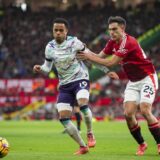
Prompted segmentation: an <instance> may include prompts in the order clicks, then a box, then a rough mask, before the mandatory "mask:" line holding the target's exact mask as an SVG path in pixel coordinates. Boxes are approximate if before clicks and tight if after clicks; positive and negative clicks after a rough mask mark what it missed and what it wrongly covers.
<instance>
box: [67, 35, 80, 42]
mask: <svg viewBox="0 0 160 160" xmlns="http://www.w3.org/2000/svg"><path fill="white" fill-rule="evenodd" d="M77 40H78V38H77V37H76V36H67V42H68V43H71V42H76V41H77Z"/></svg>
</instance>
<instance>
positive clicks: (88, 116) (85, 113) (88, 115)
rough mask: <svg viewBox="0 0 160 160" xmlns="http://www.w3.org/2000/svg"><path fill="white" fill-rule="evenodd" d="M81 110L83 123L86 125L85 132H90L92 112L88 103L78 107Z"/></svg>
mask: <svg viewBox="0 0 160 160" xmlns="http://www.w3.org/2000/svg"><path fill="white" fill-rule="evenodd" d="M80 110H81V112H82V113H83V116H84V120H85V124H86V126H87V132H88V133H92V112H91V110H90V108H89V107H88V105H84V106H81V107H80Z"/></svg>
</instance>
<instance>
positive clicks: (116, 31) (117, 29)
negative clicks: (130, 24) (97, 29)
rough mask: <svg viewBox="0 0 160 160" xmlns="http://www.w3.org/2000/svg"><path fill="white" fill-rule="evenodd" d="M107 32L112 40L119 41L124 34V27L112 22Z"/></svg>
mask: <svg viewBox="0 0 160 160" xmlns="http://www.w3.org/2000/svg"><path fill="white" fill-rule="evenodd" d="M108 32H109V35H110V37H111V39H112V40H114V41H120V40H121V38H122V36H123V33H124V25H120V24H118V23H116V22H113V23H111V24H109V26H108Z"/></svg>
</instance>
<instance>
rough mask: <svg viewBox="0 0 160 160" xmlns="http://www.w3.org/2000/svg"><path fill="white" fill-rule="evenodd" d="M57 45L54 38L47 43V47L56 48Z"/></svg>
mask: <svg viewBox="0 0 160 160" xmlns="http://www.w3.org/2000/svg"><path fill="white" fill-rule="evenodd" d="M55 45H56V42H55V40H54V39H53V40H51V41H49V42H48V43H47V45H46V48H52V49H53V48H55Z"/></svg>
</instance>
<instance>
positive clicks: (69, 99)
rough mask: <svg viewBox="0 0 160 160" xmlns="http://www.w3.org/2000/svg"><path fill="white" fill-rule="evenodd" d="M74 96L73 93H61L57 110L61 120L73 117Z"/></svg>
mask: <svg viewBox="0 0 160 160" xmlns="http://www.w3.org/2000/svg"><path fill="white" fill-rule="evenodd" d="M74 99H75V98H74V96H73V95H72V94H71V93H63V92H60V93H59V95H58V100H57V110H58V113H59V117H60V118H68V117H70V116H71V113H72V110H73V105H74Z"/></svg>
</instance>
